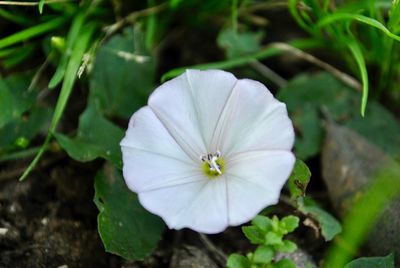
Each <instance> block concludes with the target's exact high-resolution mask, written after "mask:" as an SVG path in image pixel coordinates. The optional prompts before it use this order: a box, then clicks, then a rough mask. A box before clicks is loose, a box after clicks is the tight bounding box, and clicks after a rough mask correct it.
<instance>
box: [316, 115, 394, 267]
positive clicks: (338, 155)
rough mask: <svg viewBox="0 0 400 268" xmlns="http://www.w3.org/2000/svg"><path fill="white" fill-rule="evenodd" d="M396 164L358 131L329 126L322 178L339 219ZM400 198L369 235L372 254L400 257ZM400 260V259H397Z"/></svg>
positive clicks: (387, 209)
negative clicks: (383, 169) (381, 171)
mask: <svg viewBox="0 0 400 268" xmlns="http://www.w3.org/2000/svg"><path fill="white" fill-rule="evenodd" d="M391 164H394V160H393V159H392V158H390V157H389V156H388V155H387V154H386V153H385V152H384V151H383V150H382V149H380V148H379V147H378V146H376V145H374V144H372V143H370V142H369V141H367V140H366V139H365V138H363V137H362V136H360V135H359V134H357V133H356V132H354V131H352V130H350V129H348V128H345V127H341V126H338V125H336V124H334V123H328V124H327V125H326V137H325V142H324V145H323V148H322V176H323V179H324V181H325V184H326V186H327V188H328V192H329V195H330V199H331V201H332V204H333V206H334V208H335V209H336V211H337V213H338V214H339V215H340V216H342V217H343V216H344V215H346V213H347V212H348V211H349V210H350V209H351V208H352V206H353V204H354V203H355V202H356V201H357V200H358V199H359V198H360V197H361V196H363V195H364V193H365V190H366V188H367V186H368V185H369V184H370V183H372V182H373V180H374V179H375V176H374V175H375V174H376V173H377V172H378V171H379V170H381V169H382V168H383V167H385V166H389V165H391ZM399 226H400V199H395V200H392V201H391V202H390V203H388V205H387V206H386V208H385V209H384V210H383V211H382V214H381V216H380V217H379V220H378V221H377V222H376V224H375V228H374V229H373V230H372V231H371V232H370V234H369V238H368V241H367V244H366V246H367V248H368V249H369V251H370V253H371V254H373V255H379V256H385V255H387V254H389V253H390V252H392V251H394V252H395V253H396V254H395V255H396V256H397V258H399V257H400V239H399V237H400V228H399ZM397 261H399V259H397Z"/></svg>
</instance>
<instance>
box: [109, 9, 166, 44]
mask: <svg viewBox="0 0 400 268" xmlns="http://www.w3.org/2000/svg"><path fill="white" fill-rule="evenodd" d="M166 7H167V3H163V4H161V5H158V6H154V7H149V8H146V9H142V10H139V11H134V12H132V13H130V14H128V16H126V17H125V18H122V19H121V20H119V21H117V22H116V23H114V24H111V25H109V26H106V27H104V28H103V30H104V31H105V32H106V37H107V36H110V35H112V34H113V33H115V32H116V31H118V30H119V29H120V28H121V27H123V26H124V25H125V24H126V23H134V22H136V21H137V19H139V18H140V17H145V16H148V15H151V14H156V13H158V12H160V11H162V10H163V9H164V8H166Z"/></svg>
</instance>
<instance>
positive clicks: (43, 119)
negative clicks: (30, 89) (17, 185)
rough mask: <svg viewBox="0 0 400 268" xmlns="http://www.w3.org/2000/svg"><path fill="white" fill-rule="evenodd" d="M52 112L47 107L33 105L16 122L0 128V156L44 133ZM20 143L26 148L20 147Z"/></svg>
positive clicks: (27, 143)
mask: <svg viewBox="0 0 400 268" xmlns="http://www.w3.org/2000/svg"><path fill="white" fill-rule="evenodd" d="M52 112H53V111H52V109H50V108H49V107H44V106H41V105H35V106H33V107H32V108H31V109H30V110H29V112H25V113H24V115H23V116H21V117H19V118H18V119H17V120H14V121H12V122H10V123H8V124H6V125H5V126H4V127H2V128H0V155H1V154H2V153H7V152H9V151H13V150H15V149H21V148H24V147H26V146H27V145H29V142H30V140H31V139H33V138H34V137H35V136H36V135H37V134H38V133H39V132H41V131H43V132H44V131H45V128H46V127H47V125H48V124H49V122H50V120H51V115H52ZM21 142H23V143H25V144H26V146H22V144H21Z"/></svg>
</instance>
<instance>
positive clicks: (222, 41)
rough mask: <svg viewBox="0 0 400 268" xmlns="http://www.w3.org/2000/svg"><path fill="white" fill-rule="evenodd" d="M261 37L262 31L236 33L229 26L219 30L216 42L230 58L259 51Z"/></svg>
mask: <svg viewBox="0 0 400 268" xmlns="http://www.w3.org/2000/svg"><path fill="white" fill-rule="evenodd" d="M262 37H263V33H262V32H257V33H253V32H244V33H237V32H235V31H234V30H232V29H231V28H229V29H225V30H223V31H221V33H220V34H219V35H218V38H217V43H218V46H219V47H221V48H223V49H224V50H225V53H226V56H227V58H228V59H232V58H237V57H240V56H243V55H246V54H250V53H254V52H257V51H259V50H260V49H261V47H260V43H261V39H262Z"/></svg>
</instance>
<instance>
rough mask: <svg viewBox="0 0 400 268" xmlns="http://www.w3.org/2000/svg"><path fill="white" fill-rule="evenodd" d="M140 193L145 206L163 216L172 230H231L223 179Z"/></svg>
mask: <svg viewBox="0 0 400 268" xmlns="http://www.w3.org/2000/svg"><path fill="white" fill-rule="evenodd" d="M203 179H204V180H203V181H202V182H200V181H199V182H194V183H188V184H185V185H179V186H172V187H167V188H162V189H157V190H154V191H145V192H141V193H139V200H140V202H141V204H142V205H143V206H144V207H145V208H146V209H147V210H149V211H150V212H152V213H154V214H157V215H159V216H161V217H162V218H163V219H164V221H165V222H166V223H167V225H168V227H169V228H173V229H182V228H185V227H188V228H190V229H192V230H195V231H197V232H201V233H207V234H212V233H218V232H221V231H223V230H224V229H225V228H226V227H227V226H228V217H227V200H226V198H227V196H226V182H225V179H224V178H223V177H221V178H218V179H214V180H209V179H206V178H204V177H203Z"/></svg>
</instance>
